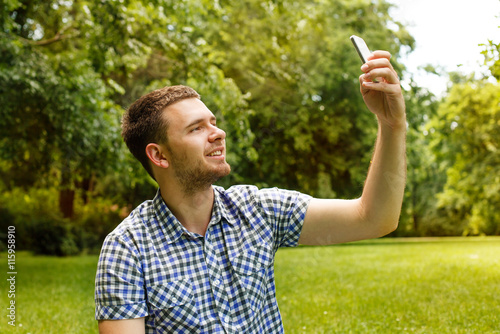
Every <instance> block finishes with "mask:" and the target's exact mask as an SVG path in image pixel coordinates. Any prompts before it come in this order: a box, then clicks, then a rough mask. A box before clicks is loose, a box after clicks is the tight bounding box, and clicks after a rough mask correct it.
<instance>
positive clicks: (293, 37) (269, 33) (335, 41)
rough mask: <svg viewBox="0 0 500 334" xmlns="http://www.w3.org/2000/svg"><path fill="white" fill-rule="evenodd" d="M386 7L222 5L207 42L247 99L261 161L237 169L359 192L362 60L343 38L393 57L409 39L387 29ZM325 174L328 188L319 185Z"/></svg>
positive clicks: (297, 184)
mask: <svg viewBox="0 0 500 334" xmlns="http://www.w3.org/2000/svg"><path fill="white" fill-rule="evenodd" d="M388 8H389V6H388V4H387V3H385V2H377V3H372V2H369V1H356V2H352V1H351V2H346V1H327V2H292V1H280V2H277V3H266V2H261V1H256V0H253V1H244V2H239V3H237V4H233V5H232V6H224V7H222V8H221V11H222V17H223V20H222V22H220V24H219V26H218V30H217V31H214V32H213V33H212V35H211V36H210V40H209V44H210V45H215V46H216V50H221V51H218V52H216V53H215V54H214V61H216V62H219V63H220V67H221V68H222V69H223V70H224V73H226V76H229V77H231V78H233V80H234V81H235V82H236V84H237V85H238V86H239V87H241V89H242V91H243V92H248V93H249V107H250V109H251V110H252V113H251V114H250V115H249V116H250V118H249V121H250V125H251V129H252V132H253V133H254V134H255V141H254V148H255V149H256V151H257V152H258V153H259V155H258V159H257V160H256V161H255V162H252V161H250V163H248V164H247V165H246V166H245V168H246V170H245V175H246V177H247V182H252V183H256V184H258V185H262V186H269V185H277V186H281V187H285V188H293V189H299V190H302V191H305V192H307V193H310V194H313V195H318V194H319V193H320V192H321V193H324V191H325V189H324V188H325V187H328V190H327V192H326V193H332V192H335V193H338V194H339V195H340V196H355V195H359V191H360V184H362V182H363V180H364V177H365V176H366V170H367V166H368V161H369V159H370V156H371V148H372V146H373V141H374V136H375V131H376V125H375V120H374V118H373V117H372V115H371V114H370V113H369V112H368V111H367V110H366V108H365V107H364V104H363V103H362V101H361V98H360V94H359V82H358V76H359V74H360V70H359V67H360V65H361V64H360V63H359V59H358V58H357V56H356V54H355V52H354V50H353V48H352V45H351V44H350V41H349V36H350V34H353V33H357V34H361V35H363V36H364V37H365V38H366V40H367V42H368V43H369V45H372V46H373V47H374V48H377V49H387V50H389V51H391V52H392V53H393V54H394V56H395V59H396V58H397V56H398V54H399V51H400V47H401V45H410V46H412V44H413V39H412V38H411V37H410V36H409V35H408V34H407V32H406V30H405V29H404V28H403V27H401V26H399V28H400V29H399V30H398V31H393V30H391V29H389V28H387V27H388V25H389V23H394V22H392V20H391V19H390V17H389V16H388V13H387V11H388ZM360 15H362V16H363V20H358V19H357V17H359V16H360ZM394 25H397V23H394ZM222 50H223V51H222ZM222 52H223V53H222ZM395 66H396V67H397V68H399V69H401V67H400V66H399V65H398V64H397V63H395ZM353 138H356V140H353ZM277 152H279V154H277ZM324 176H326V178H327V179H330V180H331V181H330V182H329V184H328V185H326V184H324V183H323V184H320V182H319V181H320V180H325V177H324ZM320 188H321V190H320Z"/></svg>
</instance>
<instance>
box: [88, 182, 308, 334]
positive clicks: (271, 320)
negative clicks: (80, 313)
mask: <svg viewBox="0 0 500 334" xmlns="http://www.w3.org/2000/svg"><path fill="white" fill-rule="evenodd" d="M213 188H214V194H215V199H214V206H213V211H212V217H211V220H210V223H209V225H208V228H207V231H206V234H205V236H201V235H199V234H196V233H191V232H189V231H188V230H186V229H185V228H184V227H183V226H182V225H181V223H180V222H179V221H178V220H177V219H176V218H175V217H174V215H173V214H172V213H171V212H170V210H169V209H168V207H167V206H166V204H165V202H164V201H163V199H162V198H161V196H160V193H159V191H158V193H157V194H156V196H155V198H154V199H153V200H152V201H146V202H144V203H142V204H141V205H140V206H138V207H137V208H136V209H135V210H134V211H132V213H131V214H130V215H129V216H128V217H127V218H126V219H125V220H124V221H123V222H122V223H121V224H120V225H119V226H118V227H117V228H116V229H115V230H114V231H113V232H111V233H110V234H109V235H108V237H107V238H106V240H105V241H104V244H103V247H102V250H101V256H100V258H99V264H98V268H97V275H96V289H95V301H96V319H98V320H101V319H131V318H140V317H146V318H145V323H146V333H238V334H241V333H259V334H260V333H283V325H282V321H281V316H280V312H279V309H278V304H277V300H276V289H275V283H274V266H273V264H274V255H275V253H276V251H277V250H278V248H279V247H293V246H296V245H297V243H298V239H299V236H300V232H301V230H302V225H303V221H304V216H305V212H306V210H307V206H308V203H309V201H310V198H311V197H310V196H307V195H304V194H301V193H298V192H295V191H289V190H281V189H277V188H272V189H262V190H259V189H257V188H256V187H254V186H233V187H231V188H229V189H227V190H225V189H223V188H221V187H218V186H214V187H213Z"/></svg>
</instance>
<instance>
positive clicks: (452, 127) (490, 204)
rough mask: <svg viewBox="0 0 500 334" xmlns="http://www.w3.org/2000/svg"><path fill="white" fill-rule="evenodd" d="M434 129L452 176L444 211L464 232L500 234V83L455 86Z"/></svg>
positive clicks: (444, 194)
mask: <svg viewBox="0 0 500 334" xmlns="http://www.w3.org/2000/svg"><path fill="white" fill-rule="evenodd" d="M429 127H430V129H431V130H432V132H433V133H434V135H433V140H432V142H431V145H432V148H433V149H434V151H435V152H436V154H437V156H438V159H439V160H440V161H441V166H442V170H443V171H444V172H446V175H447V181H446V185H445V187H444V190H443V192H441V193H440V194H439V195H438V200H439V202H438V206H439V208H440V213H441V214H442V215H444V216H445V217H446V219H447V220H448V221H451V222H455V223H457V224H461V223H462V222H463V223H464V224H465V225H466V227H465V229H464V230H463V233H464V234H472V235H478V234H489V235H490V234H495V235H498V234H500V223H499V222H500V213H499V211H498V208H499V207H500V176H499V175H500V167H499V166H500V153H499V152H500V151H499V146H498V143H499V142H500V86H498V85H496V84H492V83H488V82H486V81H472V82H468V83H464V84H456V85H454V86H453V88H452V89H451V91H450V93H449V95H448V97H447V98H446V100H445V102H444V103H443V104H442V105H441V106H440V108H439V110H438V113H437V115H436V117H435V118H434V119H433V120H432V122H431V123H430V125H429Z"/></svg>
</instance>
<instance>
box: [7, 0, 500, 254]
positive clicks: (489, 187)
mask: <svg viewBox="0 0 500 334" xmlns="http://www.w3.org/2000/svg"><path fill="white" fill-rule="evenodd" d="M391 6H392V5H391V4H390V3H388V2H386V1H382V0H381V1H369V0H356V1H346V0H327V1H302V2H301V1H291V0H280V1H262V0H245V1H239V2H231V3H229V2H224V1H222V2H220V1H215V2H214V1H208V0H203V1H194V0H188V1H172V0H154V1H140V0H131V1H100V0H95V1H76V2H75V1H59V0H48V1H39V0H22V1H21V0H7V1H4V2H3V3H2V5H1V6H0V10H1V12H0V27H1V31H0V37H1V38H0V104H1V105H2V109H1V110H0V189H1V190H2V191H5V192H6V193H15V192H19V194H18V196H17V198H18V199H13V200H9V201H7V202H6V204H5V203H2V205H1V207H0V210H3V212H4V213H5V215H3V216H2V217H4V216H5V219H4V221H7V220H9V221H12V220H14V221H17V220H21V219H24V218H26V219H27V220H26V221H29V219H31V218H32V216H29V217H27V216H26V214H25V213H23V212H21V210H20V209H19V208H21V207H22V205H24V204H21V203H20V202H19V203H18V204H16V205H14V204H13V203H14V202H15V201H20V200H19V198H23V196H25V195H26V196H28V197H31V196H34V195H33V194H34V192H37V191H41V190H40V188H45V189H47V191H49V192H50V194H51V195H50V196H49V197H50V200H51V201H52V202H51V204H50V205H47V206H46V208H38V209H36V210H41V211H38V212H39V213H40V214H42V215H43V216H44V217H45V218H47V219H49V218H48V217H50V220H51V221H53V222H54V224H55V226H66V227H64V228H63V230H64V231H66V230H67V231H66V232H61V233H62V234H64V233H67V235H68V238H69V239H72V240H73V242H74V245H76V247H77V248H78V250H81V249H94V248H96V247H98V243H99V241H98V239H100V238H102V235H101V234H102V233H105V231H107V230H109V229H110V228H111V226H113V224H114V222H115V220H117V219H121V218H120V217H122V216H123V215H124V213H123V212H121V211H120V210H121V209H118V208H123V207H126V208H128V209H127V210H129V209H131V208H132V207H133V206H135V205H137V204H138V203H140V202H142V201H143V200H144V199H146V198H151V197H152V196H153V195H154V192H155V190H156V185H155V183H154V182H153V181H152V180H151V179H150V178H149V177H148V176H147V174H146V173H145V172H144V171H143V170H142V168H141V167H140V165H139V164H138V163H137V162H135V161H134V160H133V158H132V157H131V155H130V154H129V153H128V152H127V150H126V148H125V146H124V144H123V143H122V141H121V139H120V129H119V119H120V116H121V114H122V112H123V109H125V108H127V107H128V105H129V104H130V103H132V102H133V101H134V100H135V99H137V98H138V97H139V96H141V95H142V94H144V93H146V92H149V91H150V90H152V89H157V88H160V87H162V86H165V85H172V84H187V85H190V86H192V87H194V88H195V89H196V90H197V91H199V92H200V93H201V95H202V98H203V100H204V101H205V103H206V104H207V106H208V107H209V108H210V109H211V110H212V111H213V112H214V113H215V114H216V116H217V117H218V119H219V124H220V126H221V127H222V128H223V129H224V130H225V131H226V133H227V145H228V157H227V158H228V161H229V163H230V164H231V166H232V173H231V175H230V176H229V177H227V178H225V179H223V180H221V181H220V184H221V185H223V186H230V185H232V184H236V183H253V184H256V185H258V186H279V187H283V188H290V189H297V190H300V191H303V192H306V193H309V194H311V195H313V196H317V197H333V196H335V197H340V198H352V197H355V196H358V195H359V194H360V193H361V189H362V184H363V181H364V179H365V177H366V173H367V169H368V165H369V160H370V158H371V155H372V147H373V142H374V139H375V135H376V130H377V127H376V120H375V118H374V117H373V115H372V114H371V113H370V112H369V111H368V110H367V109H366V107H365V106H364V103H363V102H362V99H361V96H360V93H359V82H358V76H359V74H360V73H361V71H360V69H359V67H360V65H361V64H360V62H359V59H358V57H357V55H356V53H355V51H354V49H353V48H352V45H351V44H350V41H349V36H350V35H351V34H358V35H360V36H362V37H363V38H364V39H365V40H366V41H367V43H368V45H369V46H370V47H371V48H372V49H385V50H388V51H390V52H391V53H392V55H393V58H392V63H393V65H394V66H395V68H396V70H397V71H398V73H399V75H400V77H402V78H404V77H405V76H407V75H408V74H407V73H405V69H404V66H402V65H401V64H400V63H399V61H398V59H399V58H400V56H401V55H402V54H404V53H405V52H409V51H411V49H412V48H413V46H414V40H413V38H412V37H411V36H410V35H409V33H408V31H407V30H406V29H405V27H404V26H403V25H402V24H401V23H399V22H395V21H394V20H393V19H392V18H391V17H390V16H389V9H390V7H391ZM361 17H362V19H360V18H361ZM483 54H484V55H485V63H486V64H487V65H488V66H489V67H490V69H491V72H492V74H493V76H495V77H496V78H498V77H499V76H498V61H499V53H498V44H496V42H493V41H488V44H486V45H485V50H484V52H483ZM426 69H427V70H428V71H429V72H434V73H439V72H440V69H436V68H435V67H433V66H432V65H431V64H429V65H428V66H426ZM450 82H451V84H452V85H453V87H454V88H452V89H451V90H450V92H449V94H450V96H449V97H448V98H447V99H446V101H445V102H443V103H441V102H440V101H438V100H437V99H436V97H434V96H433V95H432V94H430V93H429V92H428V91H426V90H424V89H422V88H420V87H418V85H417V84H416V83H415V82H412V83H411V84H410V87H409V88H408V89H407V91H406V92H405V96H406V99H407V115H408V165H409V169H408V186H407V189H406V194H405V200H404V206H403V212H402V216H401V225H400V226H401V227H400V229H398V231H396V232H395V235H428V234H439V235H456V234H462V233H464V231H465V233H466V234H483V233H486V234H490V233H492V234H498V233H500V232H499V228H498V224H497V223H495V222H498V221H499V217H498V214H497V213H496V211H495V210H496V208H497V207H498V197H497V195H496V194H497V193H498V191H497V190H498V181H497V179H496V176H495V175H496V174H498V170H497V167H496V165H498V154H497V153H496V151H495V150H496V149H497V148H498V147H497V144H496V143H497V142H498V137H497V136H495V134H496V133H498V123H495V122H497V120H498V112H497V111H495V110H494V109H495V107H494V103H495V102H492V101H497V99H496V97H495V94H497V93H498V92H497V91H496V89H497V88H494V87H496V86H495V85H487V84H485V83H482V82H480V81H479V82H478V81H477V80H476V79H474V77H473V75H469V76H468V75H463V74H460V73H450ZM459 87H462V88H459ZM465 87H469V88H467V89H466V88H465ZM462 95H463V96H464V97H467V98H464V97H462ZM488 99H489V100H488ZM438 104H441V106H440V107H439V112H438V111H437V110H438ZM487 110H489V111H487ZM478 116H479V117H478ZM455 117H459V120H456V119H455ZM429 122H431V125H428V123H429ZM443 122H444V123H443ZM446 122H447V123H446ZM453 122H455V123H456V125H455V123H453ZM452 124H453V127H454V129H451V128H450V126H451V125H452ZM478 180H479V181H478ZM19 188H21V189H19ZM30 188H33V189H35V190H32V189H30ZM36 189H38V190H36ZM57 192H59V195H58V194H57ZM73 194H75V195H76V196H75V197H74V200H73V197H72V196H73ZM436 194H439V201H438V200H436ZM37 198H38V197H37ZM37 200H38V199H37ZM39 200H40V201H41V203H47V200H44V199H43V198H39ZM58 202H59V203H58ZM66 206H70V207H69V208H68V207H66ZM12 208H15V209H12ZM49 208H50V209H49ZM111 208H116V209H111ZM36 210H35V211H34V212H37V211H36ZM99 214H102V215H103V218H102V222H101V223H102V225H100V224H99V223H100V222H99V219H100V218H99ZM18 215H19V217H18ZM63 216H65V217H66V218H68V219H70V220H68V219H66V218H63ZM9 217H10V218H9ZM23 217H24V218H23ZM28 218H29V219H28ZM45 218H44V219H45ZM42 220H43V219H41V218H40V220H39V221H40V223H39V224H38V223H33V224H34V225H40V226H39V227H40V229H41V228H42V227H43V224H44V223H43V222H42ZM37 221H38V220H37ZM24 225H25V226H27V224H26V223H24ZM24 225H23V226H24ZM86 225H88V226H89V227H85V226H86ZM67 226H70V227H67ZM90 227H92V228H90ZM61 231H62V230H61ZM91 231H95V233H92V232H91ZM58 243H61V242H58ZM71 245H72V244H71V242H67V245H66V246H67V249H71V248H72V247H73V246H71ZM68 252H69V253H71V251H68Z"/></svg>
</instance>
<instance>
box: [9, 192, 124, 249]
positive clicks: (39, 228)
mask: <svg viewBox="0 0 500 334" xmlns="http://www.w3.org/2000/svg"><path fill="white" fill-rule="evenodd" d="M58 196H59V193H58V191H57V189H55V188H50V189H36V188H32V189H30V190H28V191H25V190H22V189H19V188H16V189H14V190H12V191H8V192H7V191H4V192H2V193H1V194H0V203H1V204H0V227H1V231H0V251H1V250H4V249H5V245H6V240H5V238H6V235H7V234H6V231H7V228H8V226H15V228H16V248H17V249H23V250H30V251H33V252H34V253H35V254H44V255H57V256H68V255H76V254H79V253H81V252H86V253H88V252H92V253H95V252H99V250H100V248H101V245H102V242H103V240H104V238H105V237H106V235H107V234H108V233H109V232H111V231H112V230H113V229H114V228H115V227H116V225H118V224H119V223H120V221H121V220H122V219H123V217H124V216H126V215H127V214H128V210H126V209H124V208H121V209H120V208H119V207H118V206H117V205H113V204H112V203H111V201H109V200H104V199H94V201H93V202H91V203H89V204H86V205H84V204H83V203H82V201H79V200H76V201H75V217H74V219H71V220H70V219H65V218H63V217H62V216H61V214H60V213H59V207H58Z"/></svg>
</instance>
